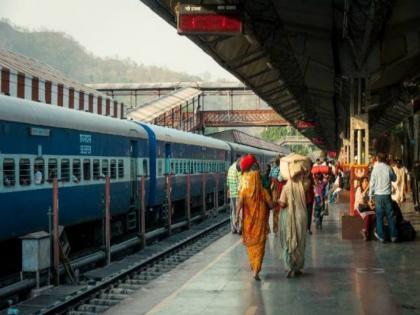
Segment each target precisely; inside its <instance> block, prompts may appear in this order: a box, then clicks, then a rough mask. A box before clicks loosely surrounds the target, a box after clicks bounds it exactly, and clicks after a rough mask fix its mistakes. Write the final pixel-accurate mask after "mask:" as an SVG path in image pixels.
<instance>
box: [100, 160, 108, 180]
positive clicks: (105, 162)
mask: <svg viewBox="0 0 420 315" xmlns="http://www.w3.org/2000/svg"><path fill="white" fill-rule="evenodd" d="M108 174H109V167H108V160H102V174H101V176H108Z"/></svg>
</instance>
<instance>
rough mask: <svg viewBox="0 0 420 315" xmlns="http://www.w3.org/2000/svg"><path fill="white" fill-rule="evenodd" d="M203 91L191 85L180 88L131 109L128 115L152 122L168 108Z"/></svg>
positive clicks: (182, 102)
mask: <svg viewBox="0 0 420 315" xmlns="http://www.w3.org/2000/svg"><path fill="white" fill-rule="evenodd" d="M201 93H202V92H201V91H200V90H197V89H194V88H190V87H187V88H183V89H179V90H177V91H174V92H172V93H170V94H167V95H165V96H162V97H161V98H159V99H157V100H154V101H151V102H149V103H146V104H144V105H141V106H138V107H136V108H134V109H132V110H130V111H129V112H128V114H127V116H128V117H129V118H132V119H134V120H138V121H144V122H151V121H153V120H154V119H155V118H157V117H159V116H160V115H162V114H164V113H165V112H167V111H168V110H171V109H172V108H175V107H177V106H179V105H182V104H185V103H186V102H187V101H190V100H192V99H194V98H195V97H197V96H199V95H200V94H201Z"/></svg>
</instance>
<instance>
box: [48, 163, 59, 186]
mask: <svg viewBox="0 0 420 315" xmlns="http://www.w3.org/2000/svg"><path fill="white" fill-rule="evenodd" d="M54 178H57V160H56V159H48V182H50V183H51V182H52V180H53V179H54Z"/></svg>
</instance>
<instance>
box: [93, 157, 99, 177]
mask: <svg viewBox="0 0 420 315" xmlns="http://www.w3.org/2000/svg"><path fill="white" fill-rule="evenodd" d="M92 165H93V166H92V167H93V180H99V178H100V176H101V171H100V165H99V160H93V164H92Z"/></svg>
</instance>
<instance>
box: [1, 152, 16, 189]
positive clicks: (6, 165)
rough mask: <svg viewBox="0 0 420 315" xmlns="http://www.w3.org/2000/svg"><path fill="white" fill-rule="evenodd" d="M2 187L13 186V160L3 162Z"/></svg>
mask: <svg viewBox="0 0 420 315" xmlns="http://www.w3.org/2000/svg"><path fill="white" fill-rule="evenodd" d="M3 186H4V187H12V186H15V160H13V159H4V160H3Z"/></svg>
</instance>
